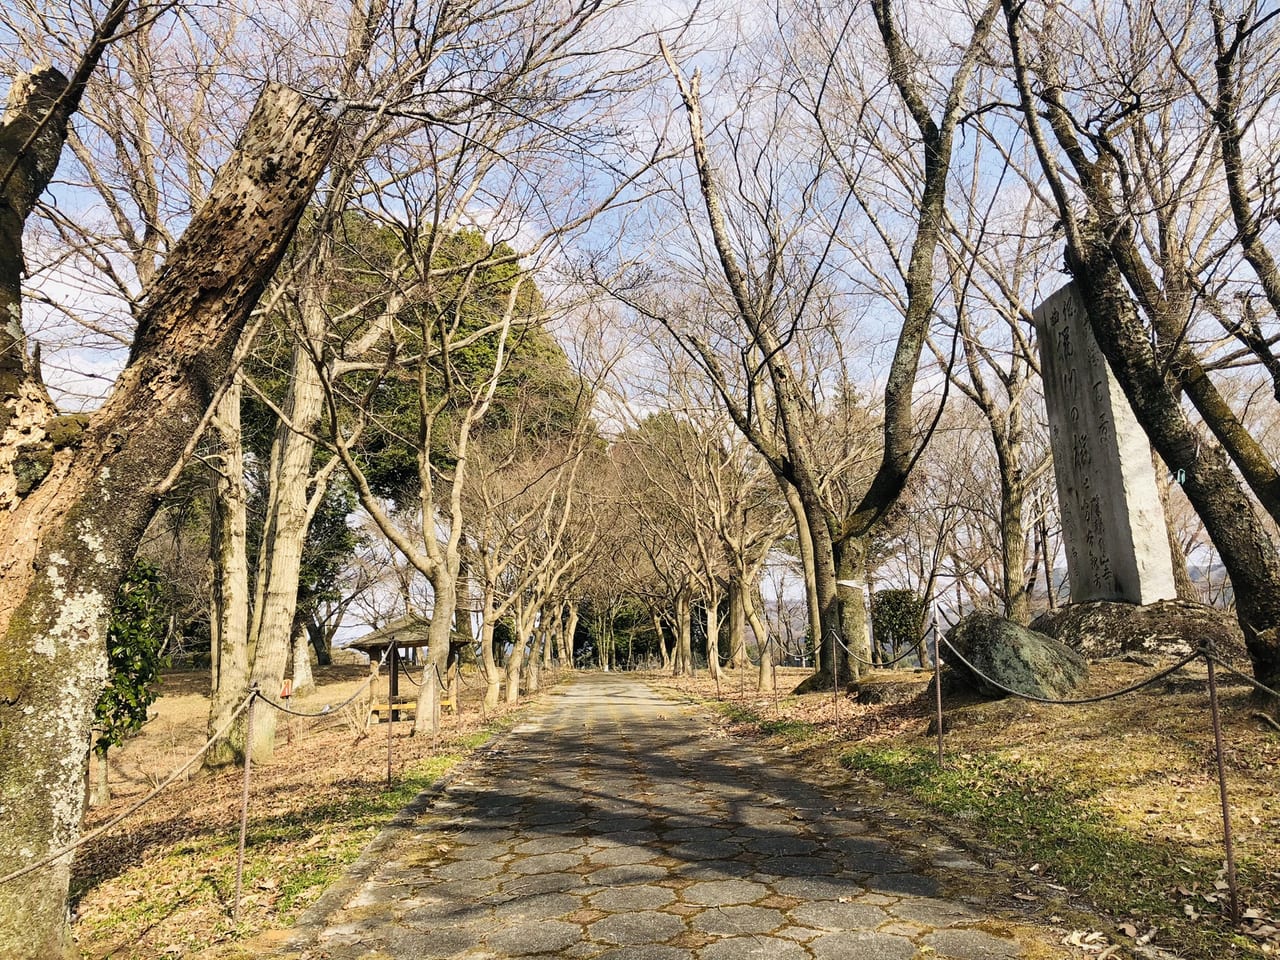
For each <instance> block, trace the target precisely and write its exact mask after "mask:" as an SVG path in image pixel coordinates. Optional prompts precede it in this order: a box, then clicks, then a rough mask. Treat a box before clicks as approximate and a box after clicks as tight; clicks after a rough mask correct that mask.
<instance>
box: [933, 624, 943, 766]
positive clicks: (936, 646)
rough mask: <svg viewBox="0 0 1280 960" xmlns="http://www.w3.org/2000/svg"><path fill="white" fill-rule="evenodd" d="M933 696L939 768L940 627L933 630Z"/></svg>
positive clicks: (940, 744) (940, 728) (940, 705)
mask: <svg viewBox="0 0 1280 960" xmlns="http://www.w3.org/2000/svg"><path fill="white" fill-rule="evenodd" d="M933 697H934V702H935V707H936V713H935V716H934V720H935V722H936V723H937V725H938V768H939V769H941V768H942V764H943V757H942V644H940V643H939V642H938V629H937V627H936V626H935V627H934V631H933Z"/></svg>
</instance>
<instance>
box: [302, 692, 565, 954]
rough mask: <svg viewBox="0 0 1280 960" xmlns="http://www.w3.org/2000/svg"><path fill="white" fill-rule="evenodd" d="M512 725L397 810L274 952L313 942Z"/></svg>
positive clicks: (504, 738) (508, 733)
mask: <svg viewBox="0 0 1280 960" xmlns="http://www.w3.org/2000/svg"><path fill="white" fill-rule="evenodd" d="M560 685H561V684H559V683H557V684H556V685H555V686H554V687H552V688H551V690H549V691H547V692H548V693H552V692H553V691H554V690H555V689H556V688H557V687H559V686H560ZM529 706H533V704H529ZM521 712H523V711H521ZM517 722H518V721H517ZM516 725H517V724H516V723H512V724H511V725H510V726H509V727H507V729H506V730H502V731H500V732H499V733H497V734H496V735H495V736H494V737H493V739H491V740H490V741H489V742H488V743H486V744H484V745H483V746H480V747H477V748H476V749H475V751H474V752H472V753H471V755H470V756H468V757H467V758H465V759H464V760H463V761H462V762H461V763H459V764H457V766H455V767H453V769H451V770H450V771H449V772H448V773H446V774H444V775H443V776H441V777H440V778H439V779H438V780H436V781H435V782H433V783H432V784H431V785H430V786H429V787H427V788H426V789H424V790H423V791H422V792H420V793H419V794H418V795H417V796H415V797H414V798H413V799H412V800H410V801H409V802H408V803H407V804H405V805H404V806H403V807H401V808H400V810H399V811H398V812H397V813H396V815H395V816H394V817H392V818H391V820H390V821H388V823H387V825H386V826H384V827H383V828H382V829H381V830H379V831H378V834H377V836H375V837H374V838H373V839H372V840H370V841H369V843H368V844H367V845H366V846H365V848H364V849H363V850H361V851H360V855H359V856H357V857H356V858H355V859H354V860H352V861H351V863H350V864H348V865H347V867H346V868H345V869H344V870H343V873H342V876H341V877H339V878H338V879H337V880H335V881H334V882H333V883H331V884H330V885H329V886H328V887H326V888H325V891H324V893H322V894H320V896H319V898H318V899H317V900H316V901H315V903H313V904H311V906H309V907H307V909H305V910H303V911H302V913H300V914H299V915H298V918H297V919H296V920H295V921H294V922H293V924H292V925H291V926H290V928H289V936H288V937H287V938H285V940H284V942H283V943H282V944H281V945H280V947H279V948H277V949H278V950H281V951H288V950H299V949H302V948H304V947H306V946H308V945H310V944H313V943H315V941H316V939H317V937H318V935H319V934H320V932H321V931H322V930H323V929H324V927H325V924H326V922H327V921H328V919H329V917H330V916H332V915H333V914H335V913H337V912H338V911H339V910H341V909H342V906H343V904H345V903H346V901H347V900H348V899H350V897H351V896H352V895H353V894H354V893H355V891H356V890H357V889H359V888H360V886H362V885H363V884H364V883H365V882H366V881H367V880H368V879H369V878H370V877H371V876H372V875H373V872H374V870H375V869H376V868H377V867H378V866H380V865H381V864H382V854H383V853H384V852H385V851H386V850H388V849H390V848H391V846H392V845H393V844H394V843H395V842H396V841H398V840H400V839H401V838H402V837H403V836H404V835H405V834H407V833H409V832H410V831H411V830H412V829H413V825H414V823H416V822H417V820H418V818H419V817H421V816H422V815H423V814H424V813H426V812H427V811H428V810H429V809H431V806H432V804H433V803H434V802H435V801H436V800H437V799H439V798H440V796H441V795H442V794H443V793H444V792H445V790H446V789H447V788H448V787H449V785H450V784H452V783H453V782H454V781H455V780H457V779H459V778H460V777H462V776H463V775H464V774H466V773H467V772H468V771H469V770H471V769H472V768H474V767H475V766H477V765H479V764H480V763H481V762H483V761H484V760H485V759H487V758H488V756H489V755H490V754H491V753H493V752H494V751H495V750H497V749H498V748H499V747H500V746H502V745H503V744H504V743H506V741H507V740H508V739H509V738H510V737H511V736H512V731H513V730H514V729H515V727H516Z"/></svg>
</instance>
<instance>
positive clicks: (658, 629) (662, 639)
mask: <svg viewBox="0 0 1280 960" xmlns="http://www.w3.org/2000/svg"><path fill="white" fill-rule="evenodd" d="M649 622H650V623H652V624H653V633H654V636H656V637H657V639H658V653H659V654H660V655H661V657H662V672H663V673H669V672H670V671H671V648H670V647H668V646H667V632H666V630H664V629H663V627H662V617H660V616H658V611H657V610H655V609H654V608H653V607H650V608H649Z"/></svg>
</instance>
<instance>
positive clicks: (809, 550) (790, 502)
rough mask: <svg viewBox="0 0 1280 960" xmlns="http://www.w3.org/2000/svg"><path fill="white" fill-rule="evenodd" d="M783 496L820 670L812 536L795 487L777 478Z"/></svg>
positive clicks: (816, 666) (815, 660)
mask: <svg viewBox="0 0 1280 960" xmlns="http://www.w3.org/2000/svg"><path fill="white" fill-rule="evenodd" d="M778 486H779V487H781V488H782V493H783V496H785V497H786V498H787V506H788V507H790V508H791V515H792V516H793V517H795V521H796V543H797V544H798V545H799V549H800V565H801V568H802V570H803V571H804V599H805V604H806V606H807V608H808V611H809V634H810V636H812V637H813V638H814V644H813V670H814V672H815V673H821V672H822V663H823V660H822V643H821V642H820V638H821V636H822V601H821V600H820V599H819V597H818V572H817V564H816V563H815V562H814V559H813V537H811V536H810V535H809V520H808V518H807V517H806V516H805V512H804V504H802V503H801V502H800V494H798V493H796V488H795V487H793V486H791V484H789V483H787V482H786V481H785V480H782V479H779V480H778Z"/></svg>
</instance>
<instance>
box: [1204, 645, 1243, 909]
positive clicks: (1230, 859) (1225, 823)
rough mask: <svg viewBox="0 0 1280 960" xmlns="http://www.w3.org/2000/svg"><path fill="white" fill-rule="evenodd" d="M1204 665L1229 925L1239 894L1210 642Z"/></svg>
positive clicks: (1216, 688)
mask: <svg viewBox="0 0 1280 960" xmlns="http://www.w3.org/2000/svg"><path fill="white" fill-rule="evenodd" d="M1204 660H1205V664H1206V665H1207V666H1208V668H1209V712H1210V715H1211V716H1212V718H1213V748H1214V754H1215V756H1216V757H1217V761H1218V799H1219V800H1220V801H1221V803H1222V851H1223V853H1224V854H1225V856H1226V861H1227V893H1228V895H1229V896H1230V898H1231V904H1230V914H1229V915H1230V917H1231V922H1232V923H1239V922H1240V893H1239V890H1238V889H1237V886H1236V855H1235V846H1234V844H1233V843H1232V839H1231V805H1230V801H1229V799H1228V796H1227V763H1226V758H1225V757H1224V756H1223V752H1222V719H1221V717H1220V716H1219V713H1218V680H1217V675H1216V670H1215V664H1214V656H1213V642H1212V641H1210V642H1209V643H1208V644H1207V645H1206V646H1205V657H1204Z"/></svg>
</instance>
